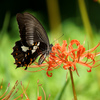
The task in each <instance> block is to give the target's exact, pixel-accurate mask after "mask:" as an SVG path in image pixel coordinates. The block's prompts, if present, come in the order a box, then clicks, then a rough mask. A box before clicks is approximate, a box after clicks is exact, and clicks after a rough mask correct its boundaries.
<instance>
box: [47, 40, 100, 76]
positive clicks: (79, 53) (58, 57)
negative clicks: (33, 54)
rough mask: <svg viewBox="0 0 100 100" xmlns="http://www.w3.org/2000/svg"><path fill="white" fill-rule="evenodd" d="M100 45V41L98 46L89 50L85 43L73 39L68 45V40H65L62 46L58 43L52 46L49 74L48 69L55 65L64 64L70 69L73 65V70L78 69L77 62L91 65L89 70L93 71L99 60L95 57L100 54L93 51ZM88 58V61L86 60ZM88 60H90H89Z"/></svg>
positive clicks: (65, 67)
mask: <svg viewBox="0 0 100 100" xmlns="http://www.w3.org/2000/svg"><path fill="white" fill-rule="evenodd" d="M74 44H76V46H77V48H74V47H73V45H74ZM98 46H100V43H98V45H97V46H95V47H94V48H92V49H90V50H87V51H86V49H85V47H84V46H83V45H81V44H80V42H79V41H78V40H72V41H71V42H70V44H69V46H68V49H67V48H66V47H67V43H66V40H65V41H63V44H62V46H60V45H59V44H58V43H57V44H56V45H55V46H53V47H52V52H53V53H51V54H50V57H49V62H48V63H49V67H48V69H47V74H48V71H51V70H52V69H53V68H55V67H57V66H58V67H59V66H61V64H63V68H64V69H65V70H66V69H69V68H70V67H71V70H72V71H75V70H76V71H77V68H76V64H77V63H79V64H80V65H83V66H86V67H89V68H90V69H89V70H88V72H91V69H92V68H93V67H95V66H94V65H95V63H96V62H97V61H96V60H95V57H96V56H98V55H99V54H100V52H98V53H93V51H94V50H95V49H96V48H97V47H98ZM84 59H86V61H84ZM88 60H89V61H90V62H88Z"/></svg>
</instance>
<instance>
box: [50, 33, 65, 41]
mask: <svg viewBox="0 0 100 100" xmlns="http://www.w3.org/2000/svg"><path fill="white" fill-rule="evenodd" d="M63 35H64V34H62V35H61V36H60V37H58V38H57V39H55V40H54V41H53V42H52V43H54V42H55V41H57V40H59V39H60V38H61V37H62V36H63Z"/></svg>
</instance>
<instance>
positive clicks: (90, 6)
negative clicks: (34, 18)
mask: <svg viewBox="0 0 100 100" xmlns="http://www.w3.org/2000/svg"><path fill="white" fill-rule="evenodd" d="M58 1H59V8H60V14H61V20H62V21H64V20H65V19H67V18H70V17H73V18H75V17H79V14H80V11H79V7H78V3H77V0H58ZM85 3H86V8H87V12H88V15H89V19H90V22H91V24H92V25H94V26H95V27H96V28H97V29H98V30H99V28H100V22H99V21H98V20H99V18H100V13H98V12H99V11H100V4H99V3H97V2H94V1H93V0H85ZM26 10H31V11H35V12H40V13H42V14H43V16H44V17H45V20H46V22H48V12H47V6H46V0H0V29H1V28H2V24H3V21H4V17H5V13H6V12H7V11H10V13H11V18H12V17H13V16H15V15H16V14H17V13H19V12H20V13H21V12H23V11H26ZM76 23H77V24H78V25H82V22H81V18H80V20H79V21H76ZM48 25H49V24H48V23H47V26H48ZM48 27H49V26H48Z"/></svg>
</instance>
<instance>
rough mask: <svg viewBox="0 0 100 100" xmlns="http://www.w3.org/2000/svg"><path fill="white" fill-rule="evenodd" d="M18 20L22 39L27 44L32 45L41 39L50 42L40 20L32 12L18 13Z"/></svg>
mask: <svg viewBox="0 0 100 100" xmlns="http://www.w3.org/2000/svg"><path fill="white" fill-rule="evenodd" d="M17 22H18V25H19V30H20V31H19V32H20V37H21V41H22V43H23V44H24V45H26V46H32V45H33V43H34V42H37V41H40V42H43V43H45V44H47V45H48V44H49V39H48V37H47V34H46V32H45V30H44V28H43V27H42V25H41V24H40V22H39V21H38V20H37V19H36V18H35V17H34V16H32V15H31V14H29V13H24V14H20V13H18V14H17Z"/></svg>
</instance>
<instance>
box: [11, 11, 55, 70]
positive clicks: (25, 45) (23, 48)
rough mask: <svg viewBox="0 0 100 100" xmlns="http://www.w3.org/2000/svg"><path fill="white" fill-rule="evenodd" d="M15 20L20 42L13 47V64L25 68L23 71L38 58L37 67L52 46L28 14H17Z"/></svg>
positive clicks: (39, 25)
mask: <svg viewBox="0 0 100 100" xmlns="http://www.w3.org/2000/svg"><path fill="white" fill-rule="evenodd" d="M16 19H17V22H18V25H19V33H20V38H21V39H20V40H19V41H17V42H16V43H15V46H14V47H13V52H12V53H11V55H13V57H14V59H15V63H14V64H16V65H17V67H16V68H18V67H23V66H25V67H26V68H25V70H26V69H27V67H28V66H29V65H31V64H32V63H33V62H34V61H35V60H36V58H37V57H38V56H40V55H41V56H40V58H39V60H38V65H40V64H42V63H43V62H44V60H45V58H46V57H47V56H48V55H49V54H50V52H52V46H53V45H52V44H50V43H49V39H48V36H47V34H46V31H45V29H44V28H43V26H42V25H41V23H40V22H39V21H38V20H37V19H36V18H35V17H34V16H32V15H31V14H29V13H27V12H26V13H24V14H21V13H18V14H17V15H16Z"/></svg>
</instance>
